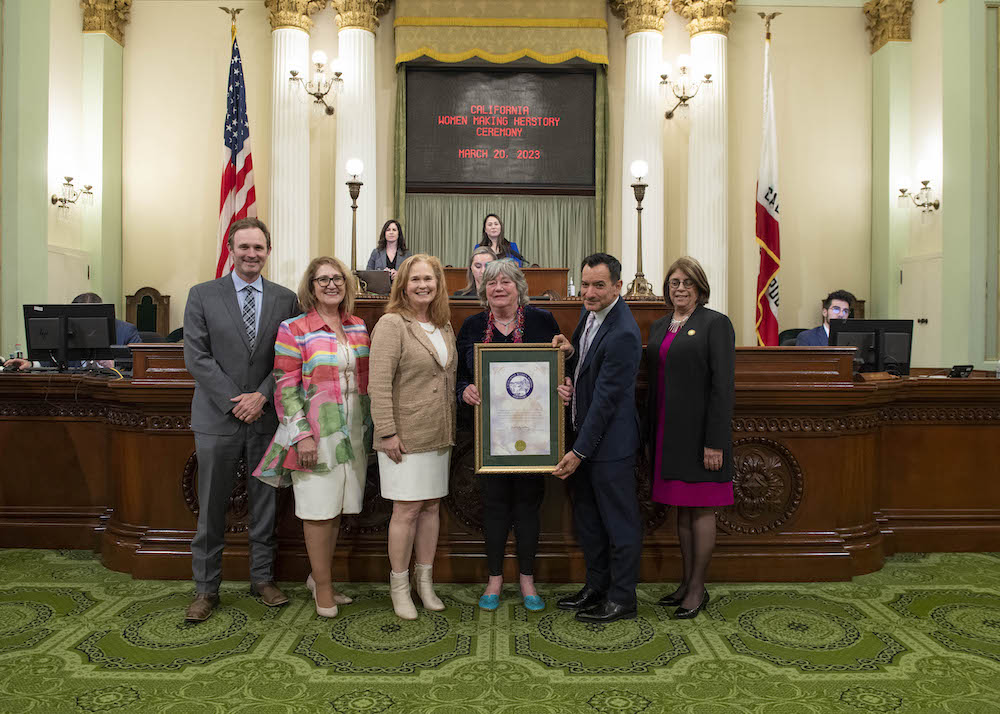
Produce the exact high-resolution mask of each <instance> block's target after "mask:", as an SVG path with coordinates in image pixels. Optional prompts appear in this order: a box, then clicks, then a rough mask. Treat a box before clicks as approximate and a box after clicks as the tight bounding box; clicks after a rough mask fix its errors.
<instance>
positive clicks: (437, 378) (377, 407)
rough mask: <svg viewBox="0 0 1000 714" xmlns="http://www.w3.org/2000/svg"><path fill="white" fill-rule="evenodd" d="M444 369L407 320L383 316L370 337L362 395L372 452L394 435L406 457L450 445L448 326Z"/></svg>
mask: <svg viewBox="0 0 1000 714" xmlns="http://www.w3.org/2000/svg"><path fill="white" fill-rule="evenodd" d="M441 333H442V336H443V337H444V342H445V345H447V347H448V364H447V365H445V366H444V367H442V366H441V364H440V363H439V362H438V359H437V350H436V349H434V345H432V344H431V341H430V338H429V337H428V336H427V333H426V332H425V331H424V328H422V327H421V326H420V324H419V323H417V321H416V320H414V319H413V318H411V317H408V316H405V315H401V314H398V313H389V314H386V315H383V316H382V317H381V318H379V321H378V323H376V325H375V329H374V330H373V331H372V338H371V352H370V356H369V358H368V366H369V373H368V395H369V397H370V398H371V405H372V421H373V422H374V423H375V445H374V446H375V450H376V451H382V440H383V439H384V438H386V437H389V436H392V435H393V434H398V435H399V438H400V440H401V441H402V442H403V448H404V449H406V451H407V452H408V453H417V452H421V451H433V450H435V449H440V448H443V447H445V446H453V445H454V444H455V408H456V402H455V371H456V367H457V366H458V356H457V355H458V353H457V351H456V349H455V332H454V331H453V330H452V329H451V324H450V323H449V324H446V325H445V326H444V327H442V328H441Z"/></svg>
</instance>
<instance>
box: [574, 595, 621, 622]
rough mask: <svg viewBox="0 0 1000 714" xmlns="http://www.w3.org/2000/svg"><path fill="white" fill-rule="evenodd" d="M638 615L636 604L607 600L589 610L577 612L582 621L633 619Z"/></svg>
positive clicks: (577, 616)
mask: <svg viewBox="0 0 1000 714" xmlns="http://www.w3.org/2000/svg"><path fill="white" fill-rule="evenodd" d="M635 616H636V609H635V605H619V604H618V603H616V602H611V601H610V600H605V601H604V602H602V603H601V604H600V605H595V606H594V607H591V608H589V609H587V610H581V611H580V612H578V613H576V619H577V620H579V621H580V622H614V621H615V620H633V619H635Z"/></svg>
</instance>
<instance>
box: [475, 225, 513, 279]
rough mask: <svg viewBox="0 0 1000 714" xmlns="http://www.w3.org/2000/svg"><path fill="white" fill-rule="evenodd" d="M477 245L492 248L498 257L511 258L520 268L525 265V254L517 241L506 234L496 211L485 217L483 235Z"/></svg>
mask: <svg viewBox="0 0 1000 714" xmlns="http://www.w3.org/2000/svg"><path fill="white" fill-rule="evenodd" d="M476 245H477V246H486V247H487V248H491V249H492V250H493V252H494V253H495V254H496V256H497V258H510V259H511V260H513V261H514V262H515V263H517V267H519V268H520V267H521V266H522V265H524V256H523V255H521V251H520V250H518V248H517V243H515V242H514V241H511V240H508V239H507V237H506V236H504V234H503V223H502V222H501V221H500V217H499V216H498V215H496V214H495V213H487V214H486V218H484V219H483V235H482V238H480V240H479V242H478V243H477V244H476Z"/></svg>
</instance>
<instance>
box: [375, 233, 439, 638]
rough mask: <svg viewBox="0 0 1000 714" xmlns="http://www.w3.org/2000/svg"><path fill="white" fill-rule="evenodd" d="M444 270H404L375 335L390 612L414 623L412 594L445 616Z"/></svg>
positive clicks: (424, 260) (422, 264) (427, 265)
mask: <svg viewBox="0 0 1000 714" xmlns="http://www.w3.org/2000/svg"><path fill="white" fill-rule="evenodd" d="M450 320H451V313H450V310H449V308H448V295H447V291H446V290H445V283H444V269H443V268H442V267H441V263H440V261H438V259H437V258H435V257H433V256H430V255H425V254H423V253H420V254H417V255H414V256H412V257H410V258H407V259H406V260H405V261H404V262H403V264H402V265H401V266H400V267H399V271H398V273H397V274H396V280H395V281H393V283H392V292H391V293H390V295H389V302H388V303H387V304H386V307H385V313H384V314H383V315H382V317H381V318H380V319H379V321H378V323H377V324H376V325H375V329H374V330H372V344H371V356H370V358H369V361H370V364H371V374H370V378H369V381H368V394H369V396H370V398H371V405H372V420H373V421H374V422H375V450H376V451H377V452H378V467H379V480H380V483H381V491H382V498H385V499H387V500H390V501H392V502H393V504H392V517H391V519H390V521H389V565H390V568H391V569H390V571H389V585H390V594H391V597H392V607H393V610H395V612H396V615H397V616H399V617H400V618H402V619H404V620H415V619H416V618H417V609H416V608H415V607H414V605H413V600H412V599H411V597H410V587H411V583H410V580H409V568H410V558H411V556H412V555H413V554H414V551H416V562H415V563H414V567H413V571H414V572H413V588H414V589H415V590H416V591H417V594H418V595H419V596H420V599H421V601H422V602H423V604H424V607H425V608H427V609H428V610H444V607H445V606H444V603H442V602H441V600H440V599H439V598H438V597H437V595H435V594H434V588H433V586H432V578H431V569H432V566H433V564H434V554H435V552H436V551H437V541H438V528H439V525H440V516H439V504H440V501H441V498H442V497H443V496H446V495H448V471H449V461H450V460H451V447H452V446H453V445H454V444H455V409H456V405H455V399H454V397H453V395H454V393H455V366H456V363H457V357H456V352H455V333H454V332H453V331H452V329H451V322H450Z"/></svg>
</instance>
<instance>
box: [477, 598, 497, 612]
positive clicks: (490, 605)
mask: <svg viewBox="0 0 1000 714" xmlns="http://www.w3.org/2000/svg"><path fill="white" fill-rule="evenodd" d="M479 607H480V608H482V609H483V610H488V611H490V612H493V610H496V609H497V608H498V607H500V596H499V595H483V596H482V597H480V598H479Z"/></svg>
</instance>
